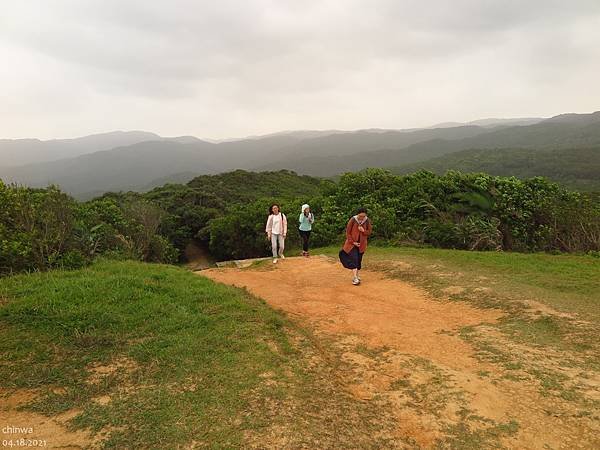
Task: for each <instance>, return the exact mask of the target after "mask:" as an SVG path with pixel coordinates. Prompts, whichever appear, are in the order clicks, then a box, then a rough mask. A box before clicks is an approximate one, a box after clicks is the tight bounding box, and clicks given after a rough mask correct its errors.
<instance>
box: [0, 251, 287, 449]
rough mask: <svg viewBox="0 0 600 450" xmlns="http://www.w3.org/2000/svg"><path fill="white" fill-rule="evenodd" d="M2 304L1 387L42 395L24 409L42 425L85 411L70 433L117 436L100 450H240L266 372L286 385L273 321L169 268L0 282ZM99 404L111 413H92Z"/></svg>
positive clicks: (239, 294) (283, 352) (125, 266)
mask: <svg viewBox="0 0 600 450" xmlns="http://www.w3.org/2000/svg"><path fill="white" fill-rule="evenodd" d="M0 298H4V299H5V301H4V302H3V305H1V306H0V348H1V356H2V359H1V362H0V379H2V380H3V387H4V388H7V389H12V390H14V389H19V388H34V389H37V390H38V391H39V392H40V393H41V395H40V396H39V397H38V398H37V399H36V400H35V401H34V402H33V403H32V404H30V405H28V406H27V408H28V409H33V410H35V411H37V412H40V413H43V414H47V415H51V414H55V413H58V412H61V411H66V410H69V409H72V408H78V409H80V410H82V413H81V414H79V415H78V416H77V417H75V419H74V420H73V422H72V426H75V427H88V428H90V429H92V430H95V431H100V430H101V429H109V430H110V429H112V430H113V432H112V433H111V434H110V436H109V438H108V440H106V441H105V446H106V447H114V448H139V447H155V448H156V447H158V448H161V447H162V448H166V447H170V448H172V447H175V446H177V445H184V444H186V443H188V442H189V441H190V440H191V439H192V438H193V439H194V440H196V441H197V442H205V443H210V447H211V448H233V447H239V446H240V445H241V440H242V433H243V430H244V429H245V428H251V427H252V426H254V425H253V423H252V420H253V418H252V414H243V412H244V411H245V410H246V409H247V408H248V405H249V403H248V402H249V393H250V392H251V391H252V390H253V389H255V388H256V387H257V386H258V385H259V383H260V381H261V374H264V373H265V372H269V373H272V374H274V375H273V376H274V377H275V378H281V377H282V375H281V373H280V367H281V366H282V362H284V361H285V360H286V359H287V358H288V357H289V352H291V350H290V345H289V343H288V341H287V337H286V334H285V332H284V329H283V326H284V324H285V319H283V317H282V316H281V315H280V314H278V313H277V312H275V311H273V310H271V309H270V308H268V307H267V306H266V305H265V304H264V303H263V302H261V301H260V300H258V299H256V298H254V297H252V296H250V295H249V294H247V293H245V292H244V291H242V290H239V289H234V288H229V287H226V286H223V285H219V284H216V283H213V282H211V281H209V280H208V279H206V278H203V277H199V276H197V275H194V274H192V273H190V272H187V271H185V270H183V269H180V268H176V267H173V266H165V265H150V264H143V263H137V262H131V261H129V262H115V261H107V260H104V261H99V262H96V263H95V264H93V265H92V266H90V267H88V268H85V269H81V270H75V271H52V272H48V273H36V274H30V275H18V276H13V277H8V278H4V279H0ZM269 343H271V345H268V344H269ZM273 343H275V346H273V345H272V344H273ZM274 347H275V348H276V349H278V350H277V351H275V350H273V348H274ZM120 360H124V361H128V362H129V363H128V364H124V365H122V367H121V368H120V369H119V370H116V371H114V372H113V373H109V374H107V375H106V376H104V377H103V378H102V379H101V380H100V381H99V382H97V383H87V382H85V381H84V380H86V378H87V379H88V380H89V376H90V372H89V368H90V367H92V366H93V365H96V364H106V365H108V364H111V363H114V362H115V361H120ZM57 388H61V389H60V390H58V391H57V390H56V389H57ZM57 392H58V393H57ZM102 395H108V396H110V398H111V401H110V402H109V403H108V404H106V405H102V404H99V403H97V402H94V401H93V398H94V397H98V396H102Z"/></svg>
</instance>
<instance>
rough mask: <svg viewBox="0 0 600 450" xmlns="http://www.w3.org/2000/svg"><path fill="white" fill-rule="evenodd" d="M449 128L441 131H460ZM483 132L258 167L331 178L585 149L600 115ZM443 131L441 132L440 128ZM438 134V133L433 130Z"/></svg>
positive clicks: (595, 137) (597, 141) (599, 127)
mask: <svg viewBox="0 0 600 450" xmlns="http://www.w3.org/2000/svg"><path fill="white" fill-rule="evenodd" d="M464 128H465V127H460V128H448V129H441V130H460V129H464ZM473 128H475V129H478V130H483V131H482V132H479V133H477V134H476V135H474V136H469V137H465V138H463V139H460V138H458V139H449V138H447V137H444V138H441V139H432V140H427V141H421V142H418V143H416V144H413V145H409V146H406V147H392V146H390V147H389V148H388V149H386V150H376V151H367V152H356V153H353V154H350V155H343V156H333V155H331V154H329V155H328V154H326V152H323V153H325V154H323V153H322V154H321V155H319V156H312V155H311V154H309V153H307V152H297V154H296V156H293V157H288V158H285V159H281V160H278V161H276V163H275V162H274V163H272V164H267V165H262V166H259V167H257V169H258V168H261V169H262V168H264V169H267V168H268V169H273V168H274V167H273V166H274V165H276V164H277V165H278V167H282V168H286V169H290V170H294V171H296V172H298V173H306V174H311V175H318V176H331V175H336V174H338V173H340V172H345V171H354V170H360V169H363V168H365V167H391V166H403V165H406V164H411V163H416V162H421V161H426V160H428V159H431V158H435V157H439V156H442V155H445V154H449V153H454V152H458V151H461V150H466V149H472V148H476V149H495V148H524V149H537V150H551V149H568V148H583V147H591V146H596V145H600V112H596V113H592V114H576V115H564V116H557V117H554V118H552V119H548V120H544V121H542V122H540V123H537V124H533V125H527V126H512V127H502V128H493V129H491V130H486V129H483V128H481V127H479V128H477V127H473ZM438 130H440V129H438ZM430 131H436V130H430Z"/></svg>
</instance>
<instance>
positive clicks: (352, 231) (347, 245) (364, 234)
mask: <svg viewBox="0 0 600 450" xmlns="http://www.w3.org/2000/svg"><path fill="white" fill-rule="evenodd" d="M359 226H360V225H359V223H358V221H357V220H356V219H355V218H354V216H353V217H351V218H350V220H349V221H348V224H347V225H346V242H344V246H343V247H342V248H343V249H344V251H345V252H346V253H350V250H352V248H354V243H355V242H360V246H359V247H358V251H359V252H360V253H364V252H365V250H366V249H367V240H368V237H369V236H370V235H371V231H373V226H372V225H371V219H369V218H367V220H366V221H365V223H363V225H362V226H363V228H364V229H365V231H359V229H358V227H359Z"/></svg>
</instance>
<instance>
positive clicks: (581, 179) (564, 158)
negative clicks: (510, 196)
mask: <svg viewBox="0 0 600 450" xmlns="http://www.w3.org/2000/svg"><path fill="white" fill-rule="evenodd" d="M420 169H426V170H430V171H432V172H435V173H438V174H443V173H445V172H447V171H448V170H459V171H461V172H485V173H489V174H491V175H500V176H516V177H519V178H530V177H535V176H544V177H547V178H549V179H550V180H552V181H556V182H557V183H560V184H562V185H564V186H566V187H568V188H571V189H577V190H582V191H597V192H600V146H599V147H592V148H580V149H568V150H564V149H560V150H546V151H539V150H531V149H494V150H489V149H486V150H481V149H471V150H463V151H460V152H456V153H451V154H448V155H444V156H441V157H439V158H433V159H429V160H427V161H423V162H419V163H414V164H407V165H405V166H401V167H393V168H390V170H391V171H392V172H394V173H397V174H407V173H412V172H415V171H417V170H420Z"/></svg>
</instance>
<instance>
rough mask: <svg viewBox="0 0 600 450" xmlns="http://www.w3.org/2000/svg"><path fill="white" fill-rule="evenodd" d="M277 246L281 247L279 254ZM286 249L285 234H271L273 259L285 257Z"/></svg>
mask: <svg viewBox="0 0 600 450" xmlns="http://www.w3.org/2000/svg"><path fill="white" fill-rule="evenodd" d="M277 245H279V253H278V252H277ZM284 247H285V238H284V237H283V234H274V233H272V234H271V250H273V258H277V256H281V255H283V249H284Z"/></svg>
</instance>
